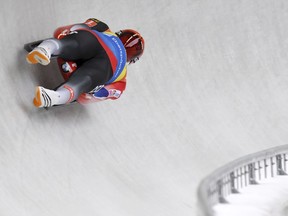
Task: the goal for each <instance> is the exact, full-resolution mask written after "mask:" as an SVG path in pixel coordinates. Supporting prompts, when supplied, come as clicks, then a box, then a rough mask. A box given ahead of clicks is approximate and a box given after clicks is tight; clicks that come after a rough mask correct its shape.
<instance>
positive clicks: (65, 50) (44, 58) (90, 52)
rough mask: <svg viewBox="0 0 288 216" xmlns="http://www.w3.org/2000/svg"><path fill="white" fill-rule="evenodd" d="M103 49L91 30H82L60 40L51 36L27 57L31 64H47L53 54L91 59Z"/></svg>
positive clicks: (62, 56) (78, 58)
mask: <svg viewBox="0 0 288 216" xmlns="http://www.w3.org/2000/svg"><path fill="white" fill-rule="evenodd" d="M103 51H104V49H103V48H102V47H101V45H100V43H99V42H98V40H97V39H96V37H95V36H94V35H93V34H92V33H91V32H90V31H85V30H84V31H83V30H80V31H78V32H77V33H74V34H70V35H67V36H65V37H64V38H62V39H60V40H58V39H55V38H50V39H47V40H45V41H43V42H42V43H41V44H39V46H37V47H36V48H35V49H33V50H32V51H31V52H30V53H29V54H28V55H27V57H26V59H27V61H28V62H29V63H31V64H37V63H40V64H42V65H47V64H49V63H50V58H51V55H52V54H53V55H57V56H59V57H61V58H63V59H69V60H72V61H73V60H80V59H81V60H86V59H90V58H93V57H94V56H96V55H97V54H100V53H101V52H103Z"/></svg>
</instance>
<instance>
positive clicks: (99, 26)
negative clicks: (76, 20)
mask: <svg viewBox="0 0 288 216" xmlns="http://www.w3.org/2000/svg"><path fill="white" fill-rule="evenodd" d="M85 24H86V25H87V26H89V27H90V29H92V30H96V31H99V32H104V31H107V30H109V27H108V25H107V24H106V23H104V22H102V21H100V20H98V19H95V18H89V19H88V20H86V22H85Z"/></svg>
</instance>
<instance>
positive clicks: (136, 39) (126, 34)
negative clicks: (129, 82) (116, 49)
mask: <svg viewBox="0 0 288 216" xmlns="http://www.w3.org/2000/svg"><path fill="white" fill-rule="evenodd" d="M116 34H117V35H118V37H119V38H120V40H121V41H122V43H123V45H124V47H125V49H126V53H127V62H128V63H129V64H131V63H135V62H136V61H138V60H139V58H140V57H141V56H142V55H143V52H144V43H145V42H144V39H143V37H142V36H141V35H140V34H139V32H137V31H135V30H132V29H124V30H120V31H119V32H116Z"/></svg>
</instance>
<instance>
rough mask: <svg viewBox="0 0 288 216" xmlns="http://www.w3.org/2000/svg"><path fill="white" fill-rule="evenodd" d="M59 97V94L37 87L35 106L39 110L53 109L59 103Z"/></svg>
mask: <svg viewBox="0 0 288 216" xmlns="http://www.w3.org/2000/svg"><path fill="white" fill-rule="evenodd" d="M59 97H60V94H59V93H58V92H56V91H53V90H50V89H45V88H43V87H41V86H38V87H36V91H35V98H34V100H33V104H34V106H36V107H38V108H41V107H51V106H54V105H56V104H57V103H58V101H59Z"/></svg>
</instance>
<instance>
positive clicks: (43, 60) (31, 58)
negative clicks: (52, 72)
mask: <svg viewBox="0 0 288 216" xmlns="http://www.w3.org/2000/svg"><path fill="white" fill-rule="evenodd" d="M50 56H51V55H50V54H49V53H48V52H47V51H46V50H45V49H44V48H42V47H36V48H35V49H33V50H32V51H31V52H30V53H28V55H27V56H26V60H27V62H28V63H30V64H37V63H40V64H42V65H48V64H49V63H50Z"/></svg>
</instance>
